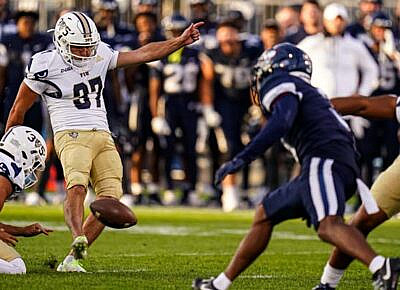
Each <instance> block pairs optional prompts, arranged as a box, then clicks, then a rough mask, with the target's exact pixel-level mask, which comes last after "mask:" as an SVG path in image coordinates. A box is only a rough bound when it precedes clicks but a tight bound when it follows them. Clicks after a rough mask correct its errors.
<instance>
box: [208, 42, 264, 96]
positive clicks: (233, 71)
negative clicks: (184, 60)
mask: <svg viewBox="0 0 400 290" xmlns="http://www.w3.org/2000/svg"><path fill="white" fill-rule="evenodd" d="M241 45H242V49H241V53H240V55H239V56H238V57H231V56H226V55H224V54H223V53H222V51H221V49H220V48H215V49H212V50H209V51H207V52H206V54H207V55H208V56H209V57H210V58H211V60H212V62H213V63H214V72H215V81H214V92H215V96H216V98H227V99H229V100H231V101H243V100H245V101H247V100H249V99H250V74H251V69H252V67H253V65H254V63H255V62H256V60H257V58H258V56H259V55H260V54H261V53H262V52H263V50H260V48H258V47H254V46H247V45H246V43H245V42H242V43H241Z"/></svg>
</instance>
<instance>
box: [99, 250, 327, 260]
mask: <svg viewBox="0 0 400 290" xmlns="http://www.w3.org/2000/svg"><path fill="white" fill-rule="evenodd" d="M329 253H330V251H329V250H326V251H295V252H288V251H285V252H276V251H268V252H266V255H280V256H282V255H284V256H291V255H304V256H309V255H317V254H329ZM232 255H233V252H223V253H218V252H214V253H198V252H192V253H170V254H165V253H160V252H157V253H151V254H143V253H132V254H118V257H125V258H131V257H132V258H135V257H162V256H164V257H169V256H182V257H197V256H232ZM115 256H116V255H115V254H114V255H100V256H98V257H100V258H110V257H115Z"/></svg>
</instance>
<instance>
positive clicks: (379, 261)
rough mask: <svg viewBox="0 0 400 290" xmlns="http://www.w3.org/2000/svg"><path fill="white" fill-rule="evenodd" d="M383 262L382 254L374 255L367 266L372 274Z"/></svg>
mask: <svg viewBox="0 0 400 290" xmlns="http://www.w3.org/2000/svg"><path fill="white" fill-rule="evenodd" d="M384 263H385V258H384V257H382V256H376V257H375V258H373V259H372V261H371V264H369V266H368V268H369V270H370V271H371V273H372V274H374V273H375V272H376V271H378V270H379V269H380V268H382V266H383V264H384Z"/></svg>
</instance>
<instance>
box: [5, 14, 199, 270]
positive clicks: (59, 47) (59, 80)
mask: <svg viewBox="0 0 400 290" xmlns="http://www.w3.org/2000/svg"><path fill="white" fill-rule="evenodd" d="M202 24H203V22H198V23H196V24H191V25H190V26H189V27H188V28H187V29H186V30H185V31H184V32H183V33H182V34H181V35H180V36H179V37H176V38H173V39H170V40H167V41H161V42H153V43H149V44H147V45H145V46H142V47H140V48H139V49H137V50H132V51H128V52H117V51H114V50H113V49H112V48H110V47H109V46H107V45H106V44H105V43H103V42H101V40H100V36H99V33H98V32H97V28H96V25H95V24H94V22H93V21H92V19H90V18H89V17H88V16H86V15H85V14H83V13H81V12H75V11H72V12H69V13H66V14H64V15H63V16H61V17H60V18H59V19H58V21H57V23H56V26H55V29H54V38H53V41H54V44H55V47H56V49H55V50H48V51H43V52H41V53H38V54H36V55H34V56H33V57H32V60H31V62H30V64H29V65H28V67H27V69H26V77H25V79H24V81H23V82H22V84H21V86H20V89H19V92H18V95H17V97H16V100H15V103H14V105H13V107H12V109H11V112H10V115H9V118H8V121H7V125H6V128H10V127H11V126H14V125H17V124H21V123H22V122H23V119H24V115H25V112H26V111H27V110H28V109H29V107H30V106H31V105H32V103H33V102H34V101H35V99H36V98H38V97H39V96H41V97H42V98H43V99H44V102H45V103H46V104H47V109H48V111H49V113H50V121H51V124H52V128H53V131H54V134H55V135H54V143H55V149H56V152H57V155H58V157H59V158H60V160H61V163H62V165H63V169H64V175H65V178H66V182H67V194H66V198H65V202H64V216H65V221H66V223H67V225H68V227H69V228H70V230H71V233H72V238H73V242H72V246H71V248H72V249H71V252H70V254H69V255H67V257H66V258H65V260H64V261H63V262H62V263H61V264H60V265H59V267H58V269H57V270H58V271H63V272H72V271H81V272H84V271H85V270H84V269H83V268H82V267H81V266H80V264H79V262H80V259H82V258H84V257H85V256H86V249H87V247H88V246H89V245H90V244H91V243H93V241H94V240H95V239H96V238H97V237H98V236H99V234H100V233H101V232H102V230H103V229H104V225H102V224H101V223H100V222H98V221H97V219H96V218H95V217H94V216H93V215H89V216H88V218H87V219H86V220H85V222H84V223H83V201H84V199H85V196H86V190H87V186H88V184H89V182H90V184H91V185H92V187H93V188H94V190H95V192H96V195H97V198H99V199H100V198H116V199H119V198H120V197H121V195H122V186H121V179H122V164H121V160H120V157H119V155H118V152H117V151H116V149H115V145H114V142H113V140H112V138H111V134H110V130H109V128H108V123H107V118H106V110H105V107H104V100H103V95H102V89H103V87H104V80H105V77H106V73H107V71H109V70H113V69H115V68H120V67H126V66H129V65H137V64H140V63H145V62H150V61H154V60H157V59H160V58H162V57H165V56H167V55H169V54H171V53H172V52H174V51H175V50H177V49H179V48H181V47H183V46H186V45H189V44H192V43H193V42H195V41H197V40H198V39H199V38H200V33H199V31H198V27H200V26H201V25H202Z"/></svg>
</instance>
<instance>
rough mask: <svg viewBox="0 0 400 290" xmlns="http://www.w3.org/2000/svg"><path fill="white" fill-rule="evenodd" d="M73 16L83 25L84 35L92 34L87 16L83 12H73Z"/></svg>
mask: <svg viewBox="0 0 400 290" xmlns="http://www.w3.org/2000/svg"><path fill="white" fill-rule="evenodd" d="M73 14H74V15H75V16H76V17H77V18H78V19H79V22H80V23H81V24H82V27H83V34H84V35H85V34H90V33H92V30H91V29H90V24H89V21H88V20H87V19H86V16H85V14H83V13H81V12H73Z"/></svg>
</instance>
